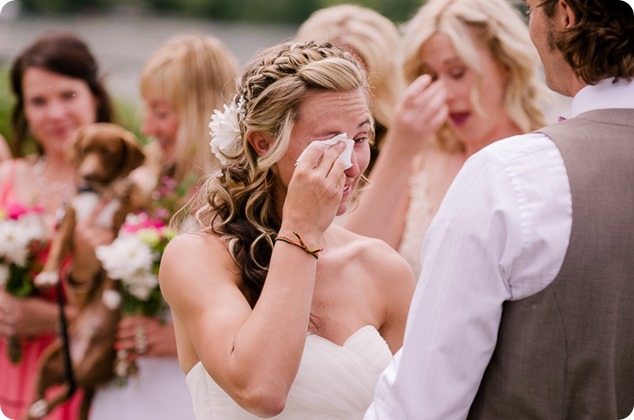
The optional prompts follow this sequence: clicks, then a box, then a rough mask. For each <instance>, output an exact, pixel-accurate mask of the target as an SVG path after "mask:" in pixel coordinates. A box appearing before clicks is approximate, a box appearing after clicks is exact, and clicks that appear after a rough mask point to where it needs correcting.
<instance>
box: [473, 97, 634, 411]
mask: <svg viewBox="0 0 634 420" xmlns="http://www.w3.org/2000/svg"><path fill="white" fill-rule="evenodd" d="M539 131H540V132H543V133H545V134H547V135H548V136H549V137H550V138H551V139H553V141H554V142H555V144H556V145H557V147H558V149H559V151H560V152H561V155H562V157H563V161H564V164H565V166H566V171H567V173H568V178H569V181H570V191H571V195H572V214H573V222H572V231H571V236H570V244H569V246H568V250H567V252H566V256H565V259H564V262H563V266H562V268H561V271H560V272H559V274H558V275H557V277H556V278H555V279H554V281H553V282H552V284H550V285H549V286H547V287H546V288H545V289H544V290H542V291H541V292H539V293H537V294H536V295H533V296H530V297H528V298H526V299H523V300H520V301H515V302H507V303H505V304H504V309H503V314H502V322H501V325H500V330H499V333H498V342H497V346H496V349H495V351H494V354H493V357H492V358H491V361H490V363H489V366H488V367H487V369H486V372H485V375H484V378H483V380H482V383H481V384H480V389H479V390H478V393H477V395H476V398H475V400H474V402H473V405H472V407H471V411H470V413H469V416H468V418H469V419H491V420H493V419H509V420H520V419H535V420H546V419H548V420H550V419H562V420H563V419H566V420H583V419H588V420H590V419H591V420H613V419H622V418H624V417H626V416H627V415H629V414H630V412H631V411H632V406H633V405H634V110H632V109H611V110H597V111H591V112H586V113H584V114H582V115H580V116H578V117H577V118H574V119H571V120H567V121H562V122H560V123H557V124H554V125H552V126H550V127H547V128H544V129H542V130H539ZM545 252H547V251H545Z"/></svg>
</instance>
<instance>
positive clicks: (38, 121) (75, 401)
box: [0, 32, 113, 420]
mask: <svg viewBox="0 0 634 420" xmlns="http://www.w3.org/2000/svg"><path fill="white" fill-rule="evenodd" d="M10 77H11V88H12V90H13V93H14V94H15V97H16V103H15V107H14V109H13V114H12V119H11V127H12V132H13V139H12V140H13V144H14V146H15V156H16V158H15V159H13V160H10V161H8V162H5V163H3V164H2V165H1V166H0V205H2V206H3V207H4V206H10V205H13V204H20V205H23V206H28V207H36V206H37V207H40V208H41V209H42V210H43V212H44V215H45V217H46V220H47V225H48V227H49V229H50V233H51V235H52V234H53V230H54V225H55V221H56V217H55V213H56V211H57V209H58V208H59V207H60V205H61V203H62V202H63V201H64V200H67V199H68V198H69V197H70V196H71V195H72V194H74V192H75V180H74V176H75V174H74V169H73V166H72V164H71V163H70V162H68V161H67V160H66V159H65V156H64V147H65V145H66V143H67V142H68V141H69V140H70V139H71V138H72V137H73V136H74V135H75V133H76V132H77V130H78V129H79V128H80V127H82V126H84V125H86V124H90V123H94V122H97V121H100V122H109V121H111V120H112V117H113V109H112V105H111V100H110V96H109V94H108V92H107V90H106V88H105V86H104V84H103V81H102V78H101V74H100V71H99V66H98V63H97V61H96V60H95V57H94V55H93V54H92V52H91V51H90V49H89V47H88V45H86V43H85V42H84V41H83V40H82V39H80V38H78V37H77V36H75V35H74V34H71V33H66V32H53V33H46V34H44V35H42V36H41V37H39V38H37V39H36V40H35V41H34V42H33V43H32V44H31V45H29V46H28V47H27V48H26V49H24V50H23V51H22V52H21V53H20V54H19V55H18V56H17V58H16V59H15V61H14V62H13V64H12V66H11V70H10ZM28 138H31V139H32V140H34V141H35V145H36V146H37V151H36V153H35V154H32V155H28V156H25V153H26V152H27V150H26V148H25V143H26V141H27V140H28ZM58 312H59V308H58V304H57V303H56V296H55V293H54V292H51V293H39V294H38V295H36V296H32V297H27V298H24V299H22V298H16V297H14V296H12V295H9V294H8V293H6V292H5V291H4V289H0V337H1V339H0V407H2V410H3V412H4V413H5V415H7V416H9V417H10V418H15V419H18V418H24V416H25V413H26V411H27V410H28V408H29V406H30V404H31V402H32V397H33V391H34V385H33V381H34V379H35V378H34V372H35V370H36V367H37V363H38V358H39V356H40V354H41V353H42V351H43V350H44V349H45V348H46V347H47V346H48V345H49V344H50V343H51V342H52V341H53V340H54V338H55V334H56V332H57V328H58V326H57V320H58ZM74 313H75V308H73V307H72V306H71V305H67V306H66V315H67V317H68V318H69V319H72V318H73V314H74ZM12 336H17V337H18V338H19V339H20V344H21V352H22V355H21V361H19V362H17V363H13V362H12V361H10V360H9V359H8V357H7V341H6V339H7V338H8V337H12ZM81 397H82V395H81V393H77V394H76V395H75V396H74V397H73V398H72V399H71V401H69V402H68V403H66V404H63V405H61V406H59V407H58V408H57V409H56V410H55V411H54V412H52V413H51V414H50V415H49V416H47V420H74V419H77V418H79V417H78V416H79V404H80V402H81Z"/></svg>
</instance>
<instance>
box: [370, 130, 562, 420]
mask: <svg viewBox="0 0 634 420" xmlns="http://www.w3.org/2000/svg"><path fill="white" fill-rule="evenodd" d="M533 136H534V137H537V135H533ZM523 137H524V139H523V140H524V141H526V140H527V139H526V138H525V137H526V136H523ZM539 140H540V141H541V143H533V144H531V145H530V148H529V149H528V150H526V149H524V150H523V151H522V153H521V158H520V157H518V156H517V151H512V152H511V153H501V154H498V152H504V150H503V149H504V148H509V147H510V148H511V149H510V150H512V147H513V142H510V144H507V145H505V146H498V147H497V148H493V149H491V150H487V149H484V150H483V152H480V153H477V154H476V155H474V156H472V157H471V158H470V159H469V160H468V161H467V162H466V163H465V165H464V167H463V169H462V170H461V171H460V173H459V174H458V176H457V177H456V179H455V180H454V182H453V184H452V186H451V187H450V189H449V191H448V192H447V195H446V197H445V199H444V200H443V203H442V205H441V207H440V209H439V211H438V214H437V215H436V217H435V218H434V221H433V222H432V224H431V226H430V228H429V230H428V233H427V235H426V236H425V241H424V244H423V257H422V258H423V260H422V261H423V272H422V274H421V277H420V279H419V283H418V286H417V289H416V292H415V294H414V297H413V300H412V304H411V307H410V312H409V316H408V322H407V327H406V331H405V340H404V345H403V348H402V349H401V350H400V351H399V352H398V353H397V354H396V355H395V357H394V359H393V361H392V363H391V364H390V365H389V366H388V367H387V368H386V370H385V371H384V372H383V374H382V376H381V378H380V379H379V382H378V384H377V387H376V394H375V400H374V403H373V405H372V406H371V407H370V408H369V410H368V412H367V413H366V417H365V419H366V420H368V419H389V420H399V419H417V420H424V419H443V420H448V419H464V418H466V416H467V414H468V411H469V407H470V406H471V403H472V402H473V399H474V397H475V395H476V393H477V390H478V387H479V385H480V381H481V379H482V376H483V374H484V371H485V369H486V366H487V364H488V362H489V360H490V358H491V355H492V353H493V350H494V348H495V344H496V340H497V333H498V328H499V323H500V319H501V315H502V304H503V303H504V301H506V300H513V299H521V298H523V297H526V296H529V295H531V294H533V293H536V292H537V291H539V290H542V289H543V288H544V287H545V286H546V285H548V284H550V282H551V281H552V280H553V279H554V277H555V276H556V274H557V272H558V271H559V269H560V268H561V263H562V261H563V256H564V254H565V250H566V248H567V239H568V238H569V234H570V224H571V221H570V220H568V219H570V217H571V215H570V206H571V205H570V197H569V195H570V193H569V189H568V186H567V185H568V184H567V177H566V174H565V169H564V166H563V162H562V161H561V156H560V155H559V152H558V151H557V150H556V148H555V147H554V145H553V144H552V142H551V141H550V140H549V139H547V138H546V137H545V136H541V135H539ZM500 149H502V150H500ZM509 155H510V157H509ZM501 156H505V157H504V158H503V159H502V158H501ZM553 174H556V175H554V176H553ZM562 191H563V192H562ZM566 191H567V196H566V193H565V192H566ZM557 194H561V195H563V199H561V200H560V199H559V198H557V200H559V201H558V202H557V203H555V205H553V203H552V199H553V198H554V196H556V195H557ZM566 197H567V198H566ZM566 200H567V201H566ZM553 212H554V213H557V214H558V217H559V218H558V219H557V218H556V219H555V220H549V218H550V217H551V216H552V213H553ZM562 220H565V222H562ZM542 222H543V223H546V225H545V226H541V225H540V223H542ZM566 223H567V224H566ZM553 225H558V227H557V229H556V231H555V232H552V231H549V230H548V229H550V228H551V227H552V226H553ZM566 230H567V235H566ZM562 232H563V234H564V236H565V238H566V239H565V240H562V239H561V238H560V237H558V236H561V234H562ZM555 248H557V251H556V252H552V253H551V254H552V255H546V254H547V252H548V251H553V249H555Z"/></svg>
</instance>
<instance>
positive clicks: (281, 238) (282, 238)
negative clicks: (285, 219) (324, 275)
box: [275, 232, 323, 259]
mask: <svg viewBox="0 0 634 420" xmlns="http://www.w3.org/2000/svg"><path fill="white" fill-rule="evenodd" d="M293 235H295V236H297V240H298V241H299V242H295V241H294V240H292V239H290V238H287V237H286V236H279V235H278V236H277V237H276V238H275V242H277V241H282V242H286V243H287V244H291V245H295V246H296V247H298V248H301V249H303V250H304V252H306V253H307V254H310V255H312V256H313V257H315V259H319V256H318V255H317V254H319V252H320V251H323V249H321V248H315V249H310V248H308V247H307V246H306V244H305V243H304V241H303V240H302V237H301V236H299V233H297V232H293Z"/></svg>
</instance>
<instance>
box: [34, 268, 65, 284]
mask: <svg viewBox="0 0 634 420" xmlns="http://www.w3.org/2000/svg"><path fill="white" fill-rule="evenodd" d="M33 282H34V283H35V285H36V286H37V287H50V286H55V285H56V284H57V283H59V274H57V273H56V272H54V271H43V272H41V273H40V274H38V275H37V276H35V279H33Z"/></svg>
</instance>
